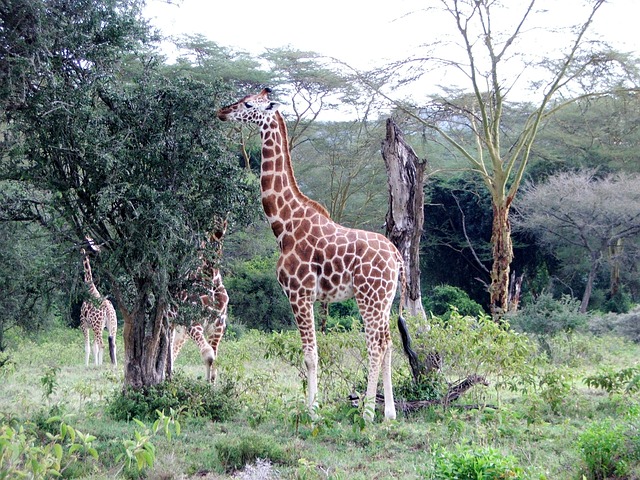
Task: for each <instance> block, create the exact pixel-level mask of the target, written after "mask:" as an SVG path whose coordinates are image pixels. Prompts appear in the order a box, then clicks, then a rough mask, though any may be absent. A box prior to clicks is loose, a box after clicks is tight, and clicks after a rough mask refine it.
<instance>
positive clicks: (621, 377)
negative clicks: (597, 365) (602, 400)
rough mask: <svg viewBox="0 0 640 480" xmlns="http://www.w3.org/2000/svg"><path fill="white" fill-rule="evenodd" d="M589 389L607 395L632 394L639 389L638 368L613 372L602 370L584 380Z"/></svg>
mask: <svg viewBox="0 0 640 480" xmlns="http://www.w3.org/2000/svg"><path fill="white" fill-rule="evenodd" d="M584 383H585V384H586V385H587V386H588V387H591V388H600V389H602V390H604V391H605V392H607V393H608V394H609V395H612V394H614V393H633V392H636V391H638V390H639V389H640V384H639V383H640V368H638V367H637V366H634V367H628V368H623V369H621V370H613V369H611V368H603V369H601V370H600V372H598V373H596V374H594V375H589V376H587V377H585V378H584Z"/></svg>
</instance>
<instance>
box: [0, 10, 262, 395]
mask: <svg viewBox="0 0 640 480" xmlns="http://www.w3.org/2000/svg"><path fill="white" fill-rule="evenodd" d="M139 6H140V4H139V2H135V1H132V2H128V1H119V0H111V1H107V2H93V1H91V0H85V1H83V2H76V3H73V4H69V3H66V2H62V3H58V2H49V1H40V0H21V1H16V2H14V3H12V4H10V5H9V6H8V8H7V10H6V11H4V12H3V16H4V17H5V18H6V19H8V20H9V21H7V22H5V25H4V28H3V29H2V30H1V31H0V34H1V35H2V38H1V39H0V40H1V41H0V46H1V48H3V49H5V53H7V52H8V54H5V55H0V58H1V59H2V60H0V69H1V70H2V71H5V72H8V74H9V75H10V78H12V79H13V80H12V83H10V85H9V87H10V88H7V89H6V90H5V91H4V92H3V97H2V101H3V106H4V110H3V113H4V115H5V119H6V120H7V125H8V126H7V131H6V132H5V139H7V141H6V143H5V146H6V149H5V152H4V155H3V157H2V163H1V165H2V179H3V180H10V181H13V182H17V183H19V184H20V185H21V189H20V191H21V192H26V193H24V194H22V196H21V197H20V198H14V199H13V200H15V201H14V202H11V205H14V206H15V209H16V210H22V211H23V212H27V213H28V215H25V216H29V215H30V216H32V217H33V218H36V219H37V220H38V221H39V223H40V224H41V225H42V226H44V227H45V228H47V229H48V230H49V231H50V232H51V233H52V234H53V235H54V236H55V237H56V238H62V239H64V240H66V242H67V244H68V245H69V247H71V245H72V244H73V243H76V244H77V243H79V242H80V241H81V240H82V239H83V238H84V237H85V235H89V236H91V237H92V238H93V239H94V240H95V241H96V242H97V243H99V244H101V245H102V247H103V248H102V254H101V255H100V256H99V257H98V258H97V259H96V260H97V261H96V262H95V266H94V270H96V271H97V272H100V273H103V275H102V277H103V278H108V279H109V283H110V285H109V287H110V288H109V290H110V291H111V292H112V293H113V294H114V295H115V296H116V301H117V305H118V309H119V310H120V312H121V314H122V317H123V318H124V328H123V335H124V339H125V382H126V384H127V385H130V386H133V387H141V386H145V385H153V384H156V383H158V382H160V381H162V380H163V379H164V378H165V374H166V373H167V360H168V357H169V355H168V352H169V343H170V342H169V335H168V331H169V330H168V324H167V320H166V318H165V315H164V313H165V310H166V306H167V304H168V302H170V301H171V299H172V296H173V295H175V294H176V293H177V292H179V291H183V290H185V289H187V290H189V289H193V287H192V286H190V285H189V282H188V281H187V279H188V273H189V272H190V271H192V270H193V268H194V266H195V265H196V263H197V259H198V254H199V253H201V252H198V248H199V246H200V245H201V241H202V240H203V239H204V236H205V235H206V233H207V231H209V230H210V229H211V228H212V227H213V224H214V222H215V221H216V219H217V218H223V217H225V216H226V215H227V213H228V212H229V211H233V212H234V214H236V218H240V219H242V218H243V217H244V216H246V215H247V212H248V211H250V210H251V209H252V207H255V205H256V204H255V203H252V202H251V201H249V199H251V198H255V197H256V196H255V195H254V196H253V197H252V196H250V195H249V194H248V190H249V187H248V186H247V185H246V183H245V182H244V181H243V177H242V174H241V171H240V169H239V168H238V166H237V165H236V161H235V158H234V156H233V155H232V154H231V153H230V152H228V151H227V150H226V142H225V140H224V137H223V136H222V135H221V132H220V130H219V128H218V124H217V123H216V122H214V121H213V119H214V118H215V109H216V107H217V106H218V104H219V103H223V102H225V101H226V97H225V95H228V94H229V89H228V88H226V87H225V85H224V84H221V83H220V82H218V81H215V80H210V79H209V80H207V81H204V80H195V79H191V78H189V75H188V74H187V73H185V68H184V65H179V66H177V67H175V68H173V69H169V68H167V67H165V66H164V65H163V64H162V63H161V61H160V59H159V58H158V57H157V56H155V55H153V53H152V52H150V51H149V48H148V47H147V46H145V45H144V44H143V42H145V41H146V40H147V39H148V37H147V33H146V32H147V30H146V27H145V25H144V23H143V22H142V21H141V20H140V17H139ZM45 13H46V18H45ZM27 17H28V18H27ZM25 38H29V39H30V41H28V42H24V39H25ZM204 255H213V253H212V252H204ZM183 321H188V318H185V319H183Z"/></svg>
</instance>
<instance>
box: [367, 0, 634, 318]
mask: <svg viewBox="0 0 640 480" xmlns="http://www.w3.org/2000/svg"><path fill="white" fill-rule="evenodd" d="M440 3H441V5H442V10H443V11H444V13H445V15H446V16H447V17H448V18H449V19H451V20H452V26H453V27H454V29H455V32H456V34H457V40H458V41H457V42H456V45H458V46H460V47H461V50H460V53H461V55H460V56H458V55H457V54H456V53H452V52H451V50H448V51H447V53H446V54H443V55H438V52H437V51H436V49H437V47H440V46H443V45H446V46H447V47H451V46H452V45H451V43H449V42H446V41H444V42H439V43H438V44H434V45H431V47H433V51H430V52H428V54H427V55H425V56H419V57H415V58H410V59H408V60H403V61H401V62H398V63H397V64H395V65H392V66H390V67H389V68H388V69H386V70H385V72H384V76H385V77H388V75H389V72H390V71H393V70H394V69H395V72H396V73H398V74H399V76H400V78H401V81H402V82H403V83H407V82H409V81H412V80H415V79H417V78H419V77H420V76H422V75H423V74H425V73H428V72H429V71H431V70H430V67H431V68H432V67H434V66H435V67H437V68H448V67H451V68H450V70H449V71H450V72H451V73H452V75H451V77H450V81H452V82H453V81H454V78H457V77H456V76H457V75H458V74H461V77H462V79H463V80H462V82H463V83H464V84H465V85H466V86H467V88H469V90H470V93H468V94H467V93H465V92H466V91H467V90H464V91H462V94H456V95H455V96H454V98H451V99H449V98H447V97H446V96H441V97H439V98H434V99H433V101H432V102H431V103H430V104H428V105H427V106H422V107H421V108H415V107H412V106H411V105H408V104H407V102H401V101H399V100H397V99H396V98H395V97H394V94H393V93H392V92H390V93H385V91H383V87H379V86H378V85H380V79H379V78H377V79H373V80H372V79H371V76H369V77H365V80H366V81H367V83H368V85H370V86H372V87H374V88H375V89H376V91H377V92H378V93H380V94H382V95H384V96H385V97H386V98H387V99H388V100H389V101H391V102H392V103H393V104H395V105H396V106H398V107H400V108H402V109H403V110H404V111H405V112H407V113H408V114H409V115H411V116H412V117H413V118H414V119H415V120H416V121H417V122H419V123H421V124H423V125H425V126H426V127H427V128H429V129H431V130H433V131H435V132H436V133H437V135H438V137H439V138H440V140H441V141H443V142H445V143H447V144H448V145H449V146H450V148H451V149H452V150H453V151H455V152H456V153H457V154H458V155H459V156H461V157H462V158H463V159H465V160H466V163H467V165H468V168H469V169H470V170H471V171H472V172H473V173H474V174H475V175H477V176H478V177H479V178H481V179H482V181H483V183H484V185H485V187H486V189H487V190H488V192H489V193H490V195H491V202H492V211H493V225H492V236H491V244H492V259H493V263H492V268H491V274H490V277H491V284H490V287H489V297H490V299H489V303H490V306H491V310H492V313H493V314H494V315H495V316H497V317H499V316H500V315H501V314H502V313H504V312H506V311H507V310H508V301H507V299H508V291H509V274H510V265H511V262H512V260H513V244H512V237H511V225H510V222H509V211H510V208H511V205H512V202H513V200H514V198H515V196H516V193H517V192H518V189H519V188H520V184H521V181H522V178H523V174H524V172H525V169H526V167H527V164H528V162H529V158H530V153H531V149H532V146H533V143H534V141H535V139H536V137H537V134H538V131H539V128H540V126H541V124H542V123H543V122H544V121H545V120H546V119H547V118H548V117H549V116H550V115H552V114H553V113H555V112H556V111H558V110H559V109H560V108H562V107H563V106H566V105H568V104H570V103H572V102H573V101H575V100H576V99H577V98H579V97H580V96H589V95H597V94H601V93H603V92H606V91H611V90H612V89H620V88H622V87H623V85H622V84H621V83H619V82H618V83H616V84H615V85H614V84H611V83H608V80H609V79H610V78H611V77H615V78H616V79H620V78H621V77H622V78H627V77H629V76H631V75H632V74H633V72H631V71H629V70H628V69H626V64H625V61H626V60H627V59H626V58H625V57H624V56H622V55H620V54H617V53H615V52H611V51H610V49H607V48H604V49H602V50H600V51H596V49H595V48H596V47H595V46H594V45H595V44H593V43H589V42H587V40H588V39H587V36H586V34H587V31H588V30H589V27H590V26H591V24H592V21H593V19H594V17H595V16H596V14H597V13H598V10H599V9H600V7H601V6H602V5H603V4H604V3H605V2H604V0H591V1H590V2H589V3H588V7H585V9H586V13H584V15H585V16H584V17H583V18H582V22H581V23H579V24H578V25H577V26H575V27H574V30H573V36H572V37H570V40H568V41H567V37H560V40H558V39H555V41H556V42H558V41H560V42H561V43H557V44H558V45H565V44H566V45H567V48H566V49H565V50H564V51H563V52H561V53H560V54H559V56H558V57H557V58H553V57H552V55H553V54H549V58H547V59H543V61H542V62H536V63H534V61H533V59H531V58H529V59H528V60H526V61H523V60H522V59H523V58H524V55H523V54H522V51H521V50H520V48H521V45H522V40H524V39H526V37H527V36H528V35H534V32H535V35H536V38H535V41H537V42H538V43H539V42H540V41H541V38H542V27H541V25H544V23H538V24H536V23H535V21H536V20H537V21H539V22H541V21H543V20H544V19H545V18H547V19H548V18H549V15H551V14H552V13H553V12H552V11H549V12H546V16H545V11H540V10H538V9H537V6H536V4H537V0H528V1H527V2H524V3H523V2H516V3H514V2H503V1H499V0H441V2H440ZM430 13H433V12H430ZM504 19H507V22H508V25H507V26H505V27H504V28H503V29H500V28H497V27H498V25H499V24H500V22H501V21H503V20H504ZM555 31H556V32H560V31H561V30H560V29H558V30H555ZM545 33H547V34H548V35H551V34H552V32H551V29H547V30H546V32H545ZM562 33H564V34H565V35H566V30H562ZM540 67H543V68H540ZM530 75H536V77H534V78H531V76H530ZM448 80H449V79H448ZM632 80H635V78H632ZM521 81H531V84H532V85H533V86H534V87H535V91H536V92H539V93H537V94H539V95H540V98H539V101H538V103H537V104H535V105H531V106H530V110H529V112H530V113H529V114H528V115H527V117H526V119H525V121H524V122H523V124H522V127H521V128H519V129H518V130H512V129H510V128H509V127H510V125H507V124H505V122H504V118H503V115H504V110H505V107H506V105H507V97H508V96H510V94H512V93H513V92H517V91H518V88H519V87H520V85H519V82H521ZM389 84H390V83H389V82H388V81H387V82H386V85H389ZM459 131H463V132H464V133H465V135H463V136H457V133H458V132H459ZM469 135H470V136H471V137H472V141H471V142H466V139H467V138H468V137H469Z"/></svg>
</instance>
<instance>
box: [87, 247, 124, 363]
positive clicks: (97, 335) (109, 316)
mask: <svg viewBox="0 0 640 480" xmlns="http://www.w3.org/2000/svg"><path fill="white" fill-rule="evenodd" d="M82 266H83V268H84V283H85V284H86V286H87V288H88V289H89V296H90V297H91V298H90V299H88V300H85V301H84V302H82V308H81V309H80V328H81V329H82V333H83V334H84V350H85V360H84V363H85V366H87V367H88V366H89V357H90V356H91V341H90V338H89V336H90V333H89V332H90V331H93V356H94V362H95V364H96V365H102V357H103V354H104V340H103V339H102V331H103V330H104V328H105V325H106V327H107V330H108V333H109V344H110V348H111V349H113V351H112V352H111V355H112V363H113V364H114V365H117V364H118V361H117V359H116V350H115V338H116V333H117V331H118V318H117V316H116V311H115V309H114V308H113V304H112V303H111V302H110V301H109V300H108V299H107V298H105V297H103V296H102V295H100V292H98V288H97V287H96V285H95V283H94V282H93V274H92V272H91V264H90V263H89V255H88V253H87V251H86V250H85V249H84V248H83V249H82Z"/></svg>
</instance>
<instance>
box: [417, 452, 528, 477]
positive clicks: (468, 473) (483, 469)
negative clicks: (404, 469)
mask: <svg viewBox="0 0 640 480" xmlns="http://www.w3.org/2000/svg"><path fill="white" fill-rule="evenodd" d="M425 478H432V479H434V480H451V479H453V478H455V479H457V480H502V479H511V480H521V479H524V478H525V476H524V470H523V469H522V467H520V466H519V465H518V463H517V460H516V459H515V457H513V456H510V455H507V456H505V455H502V454H501V453H500V452H498V451H497V450H494V449H492V448H487V449H483V450H472V449H466V448H460V449H458V450H457V451H455V452H449V451H446V450H442V449H440V450H438V451H437V452H436V453H435V458H434V467H433V475H432V476H430V477H425Z"/></svg>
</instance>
